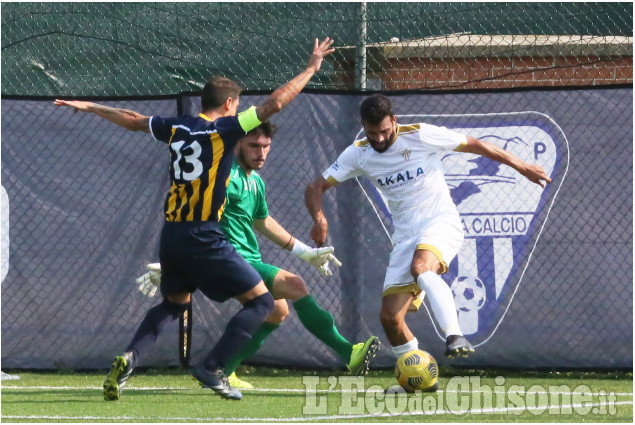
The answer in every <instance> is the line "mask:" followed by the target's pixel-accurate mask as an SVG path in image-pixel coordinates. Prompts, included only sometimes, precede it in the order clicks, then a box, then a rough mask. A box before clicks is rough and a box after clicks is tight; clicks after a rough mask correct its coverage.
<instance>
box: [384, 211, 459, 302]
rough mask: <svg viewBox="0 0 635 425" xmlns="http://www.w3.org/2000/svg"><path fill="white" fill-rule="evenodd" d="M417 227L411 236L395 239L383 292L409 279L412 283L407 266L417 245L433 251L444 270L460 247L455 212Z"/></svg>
mask: <svg viewBox="0 0 635 425" xmlns="http://www.w3.org/2000/svg"><path fill="white" fill-rule="evenodd" d="M420 229H421V230H419V232H418V233H416V234H413V236H412V237H410V238H408V239H404V240H401V241H398V242H397V243H396V244H395V246H394V248H393V250H392V252H391V253H390V261H389V263H388V268H387V269H386V278H385V279H384V294H386V290H388V289H389V288H393V287H398V286H408V285H410V284H412V283H413V282H414V283H415V285H416V282H415V279H414V278H413V277H412V275H411V274H410V266H411V264H412V257H413V255H414V253H415V251H416V250H417V249H426V250H428V251H431V252H432V253H434V254H435V255H436V256H437V258H438V259H439V262H440V263H441V266H442V267H443V273H445V272H446V271H447V270H448V265H449V264H450V262H451V261H452V259H453V258H454V257H455V256H456V254H458V252H459V249H461V245H462V244H463V228H462V225H461V221H460V219H457V217H455V216H449V217H443V218H439V217H437V218H435V219H434V220H432V222H431V223H430V224H428V225H427V226H425V227H421V228H420ZM395 233H397V232H396V231H395ZM390 292H393V291H390ZM396 292H399V291H396Z"/></svg>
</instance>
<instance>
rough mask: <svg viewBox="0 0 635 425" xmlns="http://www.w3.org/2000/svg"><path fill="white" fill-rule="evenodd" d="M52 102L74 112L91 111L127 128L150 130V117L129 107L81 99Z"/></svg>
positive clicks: (147, 131)
mask: <svg viewBox="0 0 635 425" xmlns="http://www.w3.org/2000/svg"><path fill="white" fill-rule="evenodd" d="M53 104H54V105H55V106H69V107H71V108H73V109H74V111H73V112H74V113H75V112H77V111H81V112H91V113H93V114H95V115H98V116H100V117H102V118H105V119H107V120H108V121H111V122H113V123H115V124H117V125H119V126H121V127H124V128H126V129H128V130H132V131H145V132H146V133H149V132H150V117H148V116H145V115H142V114H140V113H138V112H135V111H131V110H129V109H120V108H111V107H109V106H105V105H100V104H99V103H93V102H84V101H81V100H62V99H55V101H54V102H53Z"/></svg>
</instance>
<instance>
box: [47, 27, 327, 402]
mask: <svg viewBox="0 0 635 425" xmlns="http://www.w3.org/2000/svg"><path fill="white" fill-rule="evenodd" d="M332 44H333V40H331V39H329V38H328V37H327V38H325V39H324V40H323V41H322V42H319V41H318V40H317V39H315V43H314V47H313V54H312V55H311V57H310V59H309V63H308V66H307V68H306V69H305V70H304V71H303V72H301V73H300V74H298V75H297V76H296V77H295V78H293V79H292V80H291V81H289V82H288V83H287V84H286V85H284V86H282V87H280V88H278V89H277V90H275V91H274V92H273V93H272V94H271V96H270V97H269V99H267V101H266V102H265V103H263V104H262V105H260V106H258V107H251V108H249V109H248V110H247V111H245V112H243V113H241V114H238V115H236V112H237V109H238V105H239V95H240V91H241V89H240V87H239V86H238V85H237V84H236V83H234V82H233V81H231V80H230V79H228V78H224V77H215V78H212V79H210V80H209V81H208V82H207V84H206V85H205V87H204V88H203V93H202V96H201V107H202V111H203V112H202V113H201V114H200V115H199V116H198V117H177V118H162V117H149V116H145V115H142V114H139V113H138V112H134V111H130V110H126V109H118V108H111V107H107V106H104V105H99V104H96V103H92V102H82V101H66V100H55V102H54V103H55V105H57V106H70V107H73V108H74V109H75V110H76V111H82V112H92V113H94V114H96V115H98V116H100V117H102V118H105V119H107V120H109V121H111V122H113V123H115V124H118V125H120V126H122V127H124V128H127V129H129V130H133V131H144V132H151V133H152V135H153V136H154V137H155V138H156V139H157V140H160V141H163V142H165V143H167V144H168V146H169V149H170V155H171V163H170V183H171V186H170V191H169V193H168V195H167V197H166V200H165V208H164V212H165V219H166V222H165V225H164V226H163V230H162V232H161V242H160V251H159V257H160V261H161V269H162V275H161V294H162V295H163V297H164V299H163V302H162V303H161V304H159V305H157V306H155V307H153V308H152V309H150V311H149V312H148V313H147V315H146V317H145V318H144V319H143V321H142V322H141V324H140V325H139V328H138V330H137V332H136V334H135V335H134V337H133V339H132V341H131V343H130V344H129V346H128V348H127V349H126V351H125V353H124V354H123V355H121V356H118V357H117V358H116V359H115V362H114V363H113V366H112V369H111V370H110V372H109V373H108V376H107V378H106V381H105V382H104V398H105V399H106V400H118V399H119V397H120V393H121V389H122V387H123V385H124V384H125V383H126V381H127V379H128V377H129V376H130V374H131V373H132V369H133V368H134V366H135V364H137V363H138V362H139V360H140V359H141V358H143V356H144V355H146V354H147V353H148V352H149V351H150V349H151V348H152V346H153V345H154V342H155V341H156V339H157V337H158V335H159V333H160V332H161V330H162V329H163V328H164V327H165V326H166V325H168V324H169V323H170V322H172V321H174V320H176V319H177V318H178V317H179V315H180V314H181V313H182V312H183V311H185V310H186V309H187V307H188V304H189V303H190V300H191V293H192V292H194V291H195V290H196V289H199V290H201V292H203V294H205V295H206V296H207V297H208V298H210V299H212V300H214V301H218V302H224V301H226V300H227V299H229V298H235V299H236V300H238V301H239V302H240V303H241V304H242V305H243V308H242V309H241V310H240V311H239V312H238V313H237V314H236V315H235V316H234V317H233V318H232V319H231V320H230V321H229V323H228V324H227V328H226V330H225V333H224V334H223V335H222V336H221V338H220V340H219V341H218V342H217V344H216V346H215V347H214V348H213V349H212V350H211V352H210V353H209V355H208V356H207V357H206V358H205V360H204V361H203V362H202V363H201V364H200V365H198V366H197V367H195V368H193V369H192V375H193V376H194V377H195V378H196V379H197V380H198V381H199V382H200V383H201V384H202V385H203V386H206V387H209V388H211V389H212V390H214V391H215V392H216V393H218V394H219V395H220V396H221V397H224V398H228V399H234V400H240V399H241V398H242V394H241V393H240V391H238V390H236V389H234V388H232V387H231V386H230V385H229V383H228V382H227V378H226V376H225V374H224V372H223V368H224V366H225V364H226V363H227V361H228V359H230V358H231V357H233V356H234V355H235V354H236V353H238V352H239V351H240V350H241V349H242V347H243V346H244V345H245V344H246V343H247V342H248V341H249V339H250V338H251V335H252V334H253V332H254V331H255V330H256V329H257V328H258V327H260V325H261V324H262V323H263V321H264V319H265V318H266V317H267V316H268V315H269V313H271V311H272V309H273V297H272V295H271V294H270V293H269V291H268V290H267V287H266V286H265V284H264V282H263V281H262V279H261V278H260V275H259V274H258V273H257V272H256V271H255V270H254V269H253V267H252V266H250V265H249V264H248V263H247V262H246V261H245V260H244V259H243V258H242V257H241V256H240V255H239V254H238V253H237V252H236V250H235V249H234V247H233V246H232V245H230V244H229V243H228V242H227V239H226V238H225V236H224V234H223V232H222V231H221V229H220V227H219V223H218V222H219V221H220V218H221V216H222V213H223V207H224V205H225V190H226V187H227V184H228V182H229V172H230V169H231V165H232V160H233V149H234V146H235V145H236V143H237V142H238V139H240V138H241V137H242V136H244V135H245V134H246V133H247V132H248V131H250V130H251V129H253V128H255V127H256V126H258V125H259V124H260V123H261V121H264V120H266V119H267V118H269V117H270V116H272V115H273V114H275V113H277V112H279V111H280V110H282V108H284V107H285V106H286V105H287V104H288V103H289V102H290V101H291V100H292V99H293V98H294V97H295V96H296V95H297V94H298V93H299V92H300V91H301V90H302V88H303V87H304V86H305V85H306V84H307V83H308V82H309V80H310V79H311V77H312V76H313V74H315V73H316V72H317V71H319V69H320V66H321V64H322V60H323V59H324V57H325V56H326V55H328V54H330V53H332V52H333V51H335V49H334V48H332V47H331V46H332Z"/></svg>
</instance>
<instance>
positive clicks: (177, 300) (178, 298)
mask: <svg viewBox="0 0 635 425" xmlns="http://www.w3.org/2000/svg"><path fill="white" fill-rule="evenodd" d="M165 299H166V300H167V301H168V302H170V303H172V304H188V303H189V302H190V301H191V300H192V294H191V293H189V292H179V293H176V294H172V295H168V296H167V297H165Z"/></svg>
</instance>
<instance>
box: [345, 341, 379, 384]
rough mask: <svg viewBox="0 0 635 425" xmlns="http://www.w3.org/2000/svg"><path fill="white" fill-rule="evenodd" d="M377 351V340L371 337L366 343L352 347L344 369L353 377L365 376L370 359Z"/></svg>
mask: <svg viewBox="0 0 635 425" xmlns="http://www.w3.org/2000/svg"><path fill="white" fill-rule="evenodd" d="M378 349H379V338H377V337H376V336H371V337H370V338H368V340H367V341H366V342H360V343H359V344H355V345H353V352H352V353H351V360H350V361H349V362H348V364H347V365H346V367H348V371H349V372H350V373H351V375H353V376H362V375H366V373H367V372H368V365H369V363H370V359H371V358H373V357H375V353H376V352H377V350H378Z"/></svg>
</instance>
